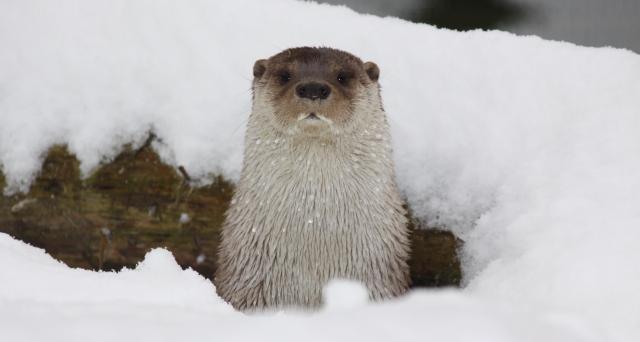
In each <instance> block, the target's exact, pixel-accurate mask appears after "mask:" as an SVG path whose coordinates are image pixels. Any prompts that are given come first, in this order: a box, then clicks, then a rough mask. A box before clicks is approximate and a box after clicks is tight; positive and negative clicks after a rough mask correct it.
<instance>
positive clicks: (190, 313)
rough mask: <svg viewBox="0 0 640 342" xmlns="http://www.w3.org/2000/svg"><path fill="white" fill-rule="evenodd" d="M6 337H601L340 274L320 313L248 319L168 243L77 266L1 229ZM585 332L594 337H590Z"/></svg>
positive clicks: (2, 330)
mask: <svg viewBox="0 0 640 342" xmlns="http://www.w3.org/2000/svg"><path fill="white" fill-rule="evenodd" d="M0 282H1V284H2V287H0V340H2V341H12V342H21V341H61V342H63V341H64V342H69V341H87V340H90V341H115V340H125V341H139V342H143V341H153V342H158V341H278V342H287V341H295V342H298V341H300V340H304V341H310V342H313V341H360V340H367V341H417V340H424V339H429V340H431V339H433V340H446V341H474V342H475V341H494V342H503V341H504V342H507V341H531V342H537V341H551V342H553V341H562V342H565V341H595V340H593V339H590V338H591V336H594V334H597V332H593V331H591V328H590V327H588V326H585V325H584V323H583V322H577V321H575V320H567V319H566V318H564V317H555V316H553V315H547V314H545V315H537V314H536V315H532V314H530V313H527V312H524V311H517V310H514V309H513V308H508V307H501V306H500V305H495V304H494V303H490V302H488V301H483V300H481V299H478V298H473V297H472V296H470V295H467V294H462V293H455V292H453V291H438V292H427V291H415V292H414V293H412V294H410V295H408V296H407V297H405V298H403V299H400V300H397V301H394V302H388V303H384V304H369V305H367V303H366V302H367V294H366V291H365V290H364V288H363V287H362V286H360V285H359V284H357V283H352V282H346V281H334V282H333V283H330V284H329V285H328V286H327V289H326V291H325V299H326V302H327V305H326V308H325V309H324V310H322V311H321V312H319V313H316V314H313V315H311V314H308V313H306V314H305V313H295V312H279V313H273V312H272V313H268V314H263V315H254V316H248V315H245V314H242V313H239V312H235V311H233V309H232V308H231V307H230V306H229V305H228V304H226V303H224V302H223V301H222V300H221V299H220V298H219V297H217V296H216V294H215V289H214V287H213V285H212V284H211V282H209V281H208V280H206V279H204V278H202V277H201V276H200V275H198V274H197V273H196V272H194V271H192V270H190V269H189V270H182V269H181V268H180V266H178V264H177V263H176V261H175V260H174V259H173V257H172V256H171V253H170V252H168V251H166V250H164V249H155V250H152V251H150V252H149V253H148V254H147V255H146V257H145V259H144V261H142V262H141V263H140V264H139V265H138V267H136V269H135V270H128V269H125V270H123V271H121V272H119V273H114V272H92V271H86V270H80V269H70V268H68V267H66V266H65V265H63V264H61V263H60V262H58V261H56V260H54V259H52V258H51V257H50V256H48V255H46V254H45V253H44V252H43V251H42V250H40V249H36V248H33V247H31V246H28V245H26V244H24V243H22V242H19V241H16V240H14V239H12V238H11V237H10V236H8V235H6V234H2V233H0ZM585 336H588V338H587V337H585Z"/></svg>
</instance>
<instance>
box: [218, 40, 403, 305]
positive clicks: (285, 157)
mask: <svg viewBox="0 0 640 342" xmlns="http://www.w3.org/2000/svg"><path fill="white" fill-rule="evenodd" d="M331 51H337V50H331ZM285 52H286V51H285ZM311 52H313V51H311ZM348 56H351V55H348ZM348 56H347V57H348ZM273 58H274V57H272V59H273ZM319 58H323V57H322V56H321V57H319ZM324 58H326V56H325V57H324ZM354 58H355V57H354ZM333 60H334V59H332V58H331V57H329V61H333ZM355 63H356V65H359V67H360V69H359V70H358V75H357V77H358V79H357V80H356V81H357V82H360V83H357V84H354V85H353V86H354V87H353V89H352V90H353V92H352V93H351V94H350V95H348V96H345V97H344V99H345V100H344V101H343V102H342V103H338V104H333V105H332V106H321V105H319V106H318V111H319V113H321V114H322V110H324V114H325V116H326V117H330V118H331V119H330V121H331V122H333V123H332V124H328V123H326V122H322V123H319V124H318V127H317V129H316V128H313V127H312V129H311V131H309V128H308V127H307V128H300V127H299V126H298V125H297V124H296V121H294V120H297V118H296V117H295V113H296V111H297V110H298V109H297V108H291V106H292V105H291V103H292V102H287V101H289V100H287V101H285V100H283V99H282V98H278V97H277V94H274V92H278V91H281V89H280V87H278V86H273V85H270V83H269V81H265V80H264V79H263V78H267V77H269V76H268V72H266V71H265V70H262V71H263V72H264V75H262V74H260V73H259V74H260V76H261V77H257V78H256V80H255V81H254V98H253V108H252V113H251V115H250V118H249V123H248V126H247V132H246V137H245V154H244V165H243V169H242V174H241V179H240V182H239V184H238V186H237V189H236V192H235V194H234V196H233V200H232V204H231V207H230V208H229V211H228V212H227V216H226V220H225V223H224V227H223V232H222V241H221V245H220V249H219V257H218V270H217V273H216V277H215V283H216V287H217V290H218V293H219V295H220V296H222V298H224V299H225V300H227V301H228V302H229V303H231V304H232V305H233V306H234V307H235V308H237V309H241V310H255V309H263V308H282V307H298V308H312V307H317V306H319V305H320V304H321V302H322V288H323V286H324V285H325V284H326V283H327V282H328V281H329V280H330V279H332V278H345V279H353V280H358V281H360V282H362V283H363V284H364V285H365V286H366V287H367V288H368V290H369V292H370V296H371V297H372V298H373V299H383V298H389V297H393V296H397V295H400V294H402V293H403V292H405V291H406V289H407V287H408V284H409V280H408V267H407V263H406V260H407V258H408V238H407V229H406V218H405V211H404V209H403V207H402V202H401V199H400V196H399V194H398V190H397V187H396V183H395V176H394V171H393V163H392V155H391V153H392V151H391V144H390V136H389V128H388V124H387V121H386V117H385V113H384V110H383V108H382V103H381V99H380V91H379V87H378V84H377V82H375V81H372V80H371V79H369V78H366V79H365V78H363V77H366V76H367V74H366V70H365V68H364V66H363V63H362V62H360V61H359V59H357V58H355ZM358 63H359V64H358ZM266 69H267V70H268V69H272V70H274V69H275V67H274V65H270V66H266ZM325 70H326V69H325ZM259 71H260V70H259ZM375 80H377V75H376V77H375ZM334 91H336V90H334ZM285 96H286V95H285ZM290 101H294V100H292V99H290ZM283 103H284V106H285V107H286V108H282V106H283ZM287 106H288V107H287ZM293 106H294V107H295V105H293ZM307 108H308V107H307ZM311 108H313V107H311ZM287 110H290V112H289V113H284V112H286V111H287ZM331 110H333V111H337V112H331ZM340 111H342V112H340ZM329 112H331V113H329ZM323 125H324V126H323ZM314 127H315V126H314ZM314 129H316V130H315V131H314Z"/></svg>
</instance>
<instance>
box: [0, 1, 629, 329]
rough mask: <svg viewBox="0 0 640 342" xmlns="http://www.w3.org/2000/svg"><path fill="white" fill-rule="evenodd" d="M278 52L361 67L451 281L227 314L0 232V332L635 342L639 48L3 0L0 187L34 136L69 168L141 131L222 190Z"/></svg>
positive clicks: (192, 292) (197, 292) (172, 268)
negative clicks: (450, 234)
mask: <svg viewBox="0 0 640 342" xmlns="http://www.w3.org/2000/svg"><path fill="white" fill-rule="evenodd" d="M299 45H313V46H320V45H324V46H332V47H336V48H341V49H344V50H347V51H350V52H353V53H354V54H356V55H358V56H360V57H362V58H363V59H365V60H372V61H375V62H376V63H377V64H378V65H379V66H380V69H381V78H380V83H381V85H382V95H383V99H384V102H385V109H386V111H387V113H388V117H389V121H390V123H391V127H392V135H393V139H394V148H395V161H396V170H397V175H398V182H399V184H400V187H401V189H402V191H403V193H404V194H405V196H406V197H407V200H408V203H409V205H410V206H411V208H412V209H413V211H414V212H415V213H416V215H417V216H418V217H419V218H420V219H422V220H423V221H425V222H426V223H427V224H428V225H430V226H433V227H441V228H446V229H450V230H452V231H454V232H455V233H456V234H458V236H460V237H461V238H462V239H463V240H465V245H464V250H463V254H464V259H463V264H464V271H465V287H464V288H463V289H461V290H458V291H449V292H424V291H421V292H415V293H412V294H411V295H409V296H408V297H406V298H403V299H401V300H398V301H396V302H392V303H385V304H376V305H372V304H368V305H360V306H358V305H359V304H358V303H359V302H358V301H357V300H354V301H352V299H349V300H346V299H345V301H346V303H344V305H342V304H339V303H338V304H336V303H337V302H340V301H342V300H341V299H339V298H343V297H341V296H344V293H343V294H341V292H344V291H347V292H346V293H347V294H346V297H356V298H357V297H358V296H359V292H358V290H357V289H354V286H353V285H350V284H338V285H337V286H338V288H337V290H335V289H334V291H332V289H328V290H327V294H328V299H327V303H334V305H329V306H328V307H327V309H326V310H325V311H323V312H321V313H319V314H317V315H312V316H307V315H299V314H295V313H286V314H275V315H271V316H268V317H253V316H252V317H246V316H243V315H241V314H239V313H236V312H233V311H232V310H230V309H229V308H228V307H226V306H225V304H224V303H222V301H221V300H220V299H219V298H217V296H215V293H214V289H213V287H212V285H211V284H209V283H208V282H206V281H205V280H203V279H201V278H199V277H198V276H197V275H196V274H195V273H193V272H191V271H188V270H187V271H181V270H179V268H178V267H177V266H176V265H175V262H174V261H173V260H172V258H171V256H170V255H168V253H167V252H166V251H153V252H151V253H150V254H149V255H148V256H147V258H146V259H145V261H144V262H143V263H142V264H141V265H140V266H139V267H138V268H137V269H136V270H133V271H123V272H121V273H118V274H113V273H93V272H89V271H81V270H70V269H68V268H66V267H65V266H64V265H61V264H58V263H56V262H54V261H53V260H51V259H50V258H48V257H47V256H46V255H44V254H43V252H41V251H37V250H34V249H33V248H31V247H28V246H25V245H23V244H21V243H18V242H16V241H13V240H11V238H9V237H7V236H0V238H1V239H0V241H1V244H0V246H1V247H0V253H1V255H2V258H0V277H1V278H0V283H1V284H2V286H0V291H1V292H0V295H1V297H0V318H1V319H0V325H5V326H4V327H2V326H0V339H2V340H20V339H23V340H29V339H31V340H41V339H42V338H38V337H39V336H47V338H48V339H53V340H61V341H62V340H65V341H68V340H81V339H83V340H86V339H87V338H88V337H91V339H96V338H103V337H102V336H104V339H105V340H106V339H107V337H109V336H111V337H113V336H116V335H117V336H127V337H130V339H133V338H136V339H144V338H150V337H149V336H155V337H159V338H160V339H167V340H169V339H173V340H175V339H177V338H182V337H184V338H185V339H190V338H192V339H194V340H205V339H211V338H214V337H217V338H221V337H225V336H226V337H228V338H227V339H232V336H234V335H233V334H234V333H237V334H240V335H238V337H234V338H235V339H237V340H246V339H257V338H260V339H263V340H279V341H286V340H289V339H291V340H293V339H294V338H296V339H300V337H301V336H304V338H305V339H309V340H313V339H314V338H315V339H318V340H339V339H342V340H348V339H353V337H356V336H357V337H360V338H363V339H364V338H367V339H370V340H382V339H385V340H389V339H391V340H402V339H405V340H411V339H417V338H426V337H430V338H431V337H433V338H434V339H437V338H445V337H447V339H450V340H460V341H467V340H469V341H472V340H473V341H478V340H482V339H483V338H484V339H486V340H491V341H503V340H504V341H513V340H532V341H540V340H544V341H552V340H587V341H637V340H640V294H638V289H640V247H639V246H640V195H639V194H640V176H639V175H640V56H638V55H636V54H634V53H632V52H629V51H626V50H619V49H611V48H599V49H595V48H585V47H579V46H575V45H572V44H570V43H563V42H551V41H545V40H542V39H539V38H537V37H518V36H515V35H512V34H508V33H505V32H497V31H492V32H482V31H472V32H466V33H462V32H455V31H448V30H440V29H436V28H434V27H431V26H427V25H419V24H411V23H408V22H405V21H402V20H398V19H393V18H378V17H374V16H366V15H359V14H356V13H354V12H352V11H350V10H348V9H346V8H344V7H333V6H328V5H317V4H313V3H301V2H294V1H290V0H270V1H264V0H262V1H261V0H240V1H233V2H231V1H228V2H223V1H190V2H188V3H185V2H179V1H175V0H174V1H171V0H163V1H157V0H156V1H152V0H134V1H127V0H111V1H106V0H94V1H70V0H63V1H56V2H55V3H53V2H47V1H37V0H32V1H3V2H1V3H0V166H1V167H2V171H3V173H4V174H5V175H6V178H7V182H8V185H7V188H6V189H5V190H4V191H5V193H7V194H10V193H14V192H18V191H26V190H28V187H29V185H30V182H31V181H32V180H33V179H34V177H35V175H36V174H37V172H38V170H39V167H40V164H41V158H42V155H43V152H44V151H46V149H47V148H48V147H49V146H50V145H52V144H54V143H66V144H67V145H68V147H69V149H70V151H71V152H73V153H75V154H76V156H77V157H78V159H79V160H80V162H81V169H82V171H83V173H84V174H85V175H87V174H89V173H90V172H91V171H92V170H94V169H95V168H96V167H97V166H98V165H99V163H100V162H101V161H104V160H108V159H109V158H112V157H114V156H115V155H116V154H117V153H118V151H119V150H120V148H121V147H122V145H123V144H125V143H128V142H134V143H138V144H139V143H142V141H144V139H145V138H146V136H147V134H148V132H149V131H153V132H154V133H155V134H156V135H157V136H158V137H159V138H160V139H161V140H160V142H157V143H155V145H154V148H156V150H157V151H158V152H159V153H160V155H161V156H162V158H163V159H164V160H165V161H166V162H168V163H170V164H172V165H175V166H178V165H182V166H184V167H185V168H186V169H187V170H188V171H189V174H190V175H191V176H192V178H194V179H197V180H199V181H201V182H206V181H207V180H209V179H211V176H212V175H215V174H223V175H224V176H226V177H228V178H230V179H232V180H236V179H238V175H239V169H240V165H241V159H242V149H243V147H242V139H243V133H244V126H245V124H246V120H247V116H248V114H249V111H250V98H251V92H250V84H251V69H252V65H253V62H254V61H255V60H256V59H259V58H265V57H268V56H270V55H272V54H275V53H277V52H279V51H280V50H282V49H284V48H287V47H291V46H299ZM6 284H9V285H6ZM125 288H126V289H129V288H131V290H130V291H124V290H123V289H125ZM181 292H189V293H181ZM332 293H335V295H332ZM331 298H338V299H335V300H333V301H332V300H331ZM334 309H337V311H336V310H334ZM34 322H43V324H44V327H43V330H42V334H43V335H37V334H39V333H40V332H38V331H36V330H34V329H33V328H31V327H33V326H34V324H35V323H34ZM168 323H170V324H168ZM61 327H62V328H61ZM327 327H331V329H327ZM363 327H366V328H365V329H363ZM147 334H148V335H147ZM155 334H158V335H155ZM5 337H7V338H5ZM9 337H12V338H11V339H9ZM392 337H398V338H392ZM156 340H157V339H156Z"/></svg>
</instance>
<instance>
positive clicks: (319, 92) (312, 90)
mask: <svg viewBox="0 0 640 342" xmlns="http://www.w3.org/2000/svg"><path fill="white" fill-rule="evenodd" d="M296 94H297V95H298V97H300V98H303V99H310V100H317V99H320V100H324V99H326V98H327V97H329V94H331V88H329V86H328V85H326V84H323V83H317V82H309V83H304V84H299V85H298V86H297V87H296Z"/></svg>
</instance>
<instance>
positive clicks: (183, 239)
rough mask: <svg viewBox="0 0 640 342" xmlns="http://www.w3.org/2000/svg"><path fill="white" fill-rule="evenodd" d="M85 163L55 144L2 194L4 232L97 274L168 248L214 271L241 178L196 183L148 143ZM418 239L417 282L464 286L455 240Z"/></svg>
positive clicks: (183, 260)
mask: <svg viewBox="0 0 640 342" xmlns="http://www.w3.org/2000/svg"><path fill="white" fill-rule="evenodd" d="M150 141H151V139H150V140H149V141H148V142H150ZM78 166H79V163H78V160H77V159H76V158H75V157H74V156H73V155H71V154H70V153H69V152H68V151H67V149H66V148H65V147H64V146H54V147H52V148H51V149H50V150H49V151H48V153H47V155H46V157H45V159H44V162H43V165H42V170H41V172H40V174H39V175H38V177H37V179H36V180H35V182H34V183H33V185H32V186H31V189H30V191H29V193H27V194H18V195H13V196H1V195H0V232H5V233H8V234H10V235H12V236H14V237H16V238H18V239H20V240H23V241H25V242H28V243H30V244H32V245H34V246H37V247H41V248H43V249H45V250H46V251H47V252H48V253H49V254H51V255H52V256H53V257H55V258H57V259H59V260H61V261H63V262H65V263H66V264H67V265H69V266H72V267H80V268H86V269H92V270H119V269H121V268H122V267H134V266H135V265H136V264H137V263H138V262H139V261H141V260H142V258H143V257H144V255H145V253H146V252H147V251H148V250H149V249H151V248H154V247H166V248H167V249H169V250H170V251H171V252H172V253H173V254H174V256H175V258H176V260H177V262H178V263H179V264H180V265H181V266H182V267H191V268H192V269H194V270H196V271H197V272H199V273H200V274H202V275H203V276H205V277H207V278H212V277H213V275H214V273H215V265H216V262H215V261H216V251H217V246H218V242H219V236H220V229H221V226H222V221H223V218H224V212H225V211H226V210H227V208H228V206H229V202H230V200H231V195H232V194H233V184H232V183H230V182H229V181H227V180H225V179H224V178H222V177H217V178H216V179H215V181H214V182H213V183H212V184H210V185H208V186H203V187H196V186H192V185H191V184H190V182H189V179H188V177H189V176H188V173H187V171H186V170H184V169H183V168H179V169H178V170H176V169H175V168H173V167H170V166H168V165H166V164H164V163H163V162H162V161H161V160H160V158H159V157H158V155H157V154H156V153H155V152H154V151H153V149H152V148H151V147H150V144H149V143H147V144H145V145H143V146H142V147H141V148H139V149H135V150H134V149H132V148H131V147H126V148H125V149H124V150H123V152H122V153H120V154H119V155H118V156H117V157H116V158H115V159H114V160H113V161H110V162H108V163H104V164H103V165H102V166H100V167H99V168H98V170H96V171H95V172H94V173H93V174H92V175H90V176H89V177H88V178H86V179H81V177H80V171H79V167H78ZM4 183H5V181H4V177H3V175H2V173H0V187H2V188H4V185H5V184H4ZM411 239H412V257H411V260H410V267H411V276H412V280H413V284H414V286H457V285H459V283H460V278H461V273H460V262H459V260H458V253H457V250H458V247H459V241H458V240H457V239H456V237H455V236H453V235H452V234H451V233H449V232H445V231H438V230H429V229H417V228H416V224H415V222H414V221H413V220H412V225H411Z"/></svg>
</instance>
